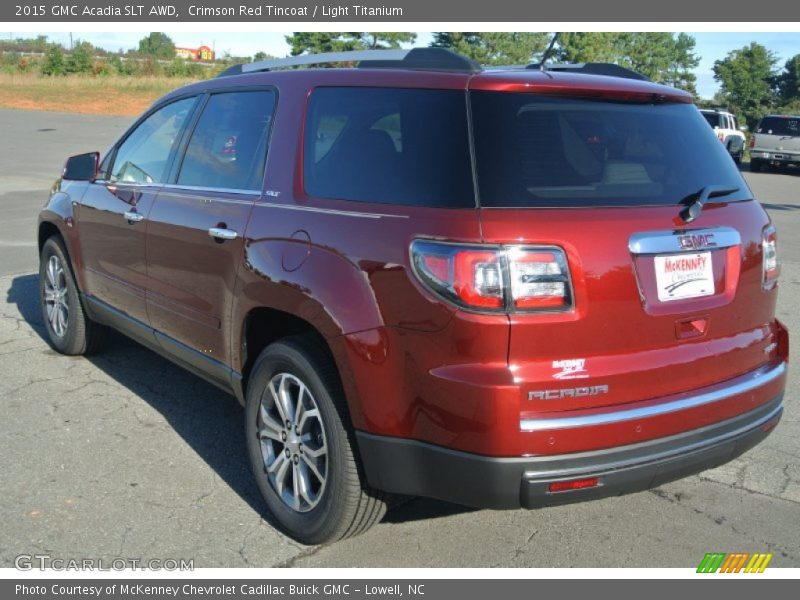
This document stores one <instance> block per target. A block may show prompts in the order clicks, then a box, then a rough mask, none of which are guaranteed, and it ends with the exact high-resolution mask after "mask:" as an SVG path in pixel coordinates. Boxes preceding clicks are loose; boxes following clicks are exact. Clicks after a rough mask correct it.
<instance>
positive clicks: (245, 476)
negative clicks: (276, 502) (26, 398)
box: [7, 274, 472, 525]
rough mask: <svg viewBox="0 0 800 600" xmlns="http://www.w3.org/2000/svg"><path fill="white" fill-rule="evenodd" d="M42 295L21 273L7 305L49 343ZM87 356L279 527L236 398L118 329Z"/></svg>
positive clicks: (405, 513)
mask: <svg viewBox="0 0 800 600" xmlns="http://www.w3.org/2000/svg"><path fill="white" fill-rule="evenodd" d="M37 294H38V275H37V274H29V275H20V276H17V277H15V278H14V279H13V280H12V282H11V287H10V288H9V289H8V293H7V303H8V304H14V305H16V307H17V310H18V311H19V313H20V315H21V316H22V318H23V319H24V320H25V321H26V322H27V323H28V325H30V327H31V328H32V329H33V330H34V331H35V332H36V333H37V334H38V335H39V337H41V338H42V340H44V341H45V342H46V341H47V333H46V330H45V327H44V323H43V321H42V315H41V312H40V309H39V303H38V301H37ZM86 360H88V361H90V362H91V363H92V364H93V365H94V366H95V367H97V368H98V369H100V370H101V371H103V372H104V373H105V374H106V375H108V376H109V377H111V378H112V379H113V380H114V381H116V382H117V383H119V384H120V385H122V386H124V387H125V388H127V389H128V390H130V391H131V392H132V393H133V394H135V395H136V396H138V397H140V398H141V399H142V400H144V401H145V402H147V403H148V404H149V405H150V406H151V407H153V408H154V409H155V410H157V411H158V412H159V413H160V414H161V415H162V416H163V417H164V419H166V421H167V422H168V423H169V425H170V426H171V427H172V428H173V429H174V430H175V432H176V433H177V434H178V435H179V436H181V438H182V439H183V440H184V441H185V442H186V443H187V444H188V445H189V446H190V447H191V448H192V449H193V450H194V451H195V452H196V453H197V455H198V456H199V457H200V458H201V459H203V461H204V462H205V463H206V464H207V465H208V466H209V467H211V468H212V469H213V470H214V471H215V472H216V473H217V474H218V475H219V477H220V478H221V479H222V480H223V481H224V482H225V483H226V484H227V485H228V486H229V487H230V488H231V489H232V490H233V491H234V492H236V493H237V494H238V495H239V496H240V497H241V498H242V500H244V501H245V502H247V503H248V504H249V505H250V507H252V509H253V510H254V511H256V512H257V513H258V514H259V515H261V517H263V518H264V520H265V521H267V522H268V523H270V524H273V525H274V521H273V520H272V517H271V515H270V514H269V513H268V512H267V510H266V507H265V504H264V502H263V499H262V498H261V495H260V492H259V490H258V487H257V486H256V484H255V481H254V480H253V475H252V473H251V471H250V465H249V463H248V459H247V448H246V447H245V441H244V436H243V429H244V428H243V426H242V418H243V415H242V408H241V406H240V405H239V403H238V402H236V400H234V398H233V397H232V396H229V395H228V394H226V393H225V392H223V391H221V390H218V389H217V388H216V387H214V386H213V385H211V384H209V383H206V382H205V381H203V380H202V379H200V378H199V377H196V376H194V375H192V374H191V373H189V372H187V371H185V370H184V369H182V368H180V367H178V366H177V365H174V364H172V363H171V362H170V361H168V360H166V359H164V358H162V357H161V356H159V355H158V354H156V353H155V352H152V351H151V350H148V349H147V348H145V347H144V346H142V345H140V344H138V343H136V342H134V341H133V340H131V339H129V338H127V337H125V336H123V335H122V334H119V333H116V332H113V333H112V335H111V336H110V339H109V343H108V346H107V347H106V349H105V350H104V351H103V352H102V353H100V354H96V355H93V356H88V357H86ZM470 510H472V509H469V508H466V507H461V506H457V505H454V504H449V503H446V502H439V501H435V500H428V499H422V498H415V499H409V500H407V501H406V502H403V503H400V504H399V505H398V506H396V507H395V508H394V509H393V510H392V511H390V512H389V513H388V514H387V516H386V517H385V519H384V520H385V521H387V522H391V523H401V522H406V521H417V520H422V519H432V518H437V517H444V516H449V515H453V514H458V513H462V512H467V511H470Z"/></svg>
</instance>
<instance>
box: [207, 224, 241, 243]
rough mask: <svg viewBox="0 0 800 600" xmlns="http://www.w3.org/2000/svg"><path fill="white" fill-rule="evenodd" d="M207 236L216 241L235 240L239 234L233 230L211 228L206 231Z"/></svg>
mask: <svg viewBox="0 0 800 600" xmlns="http://www.w3.org/2000/svg"><path fill="white" fill-rule="evenodd" d="M208 235H210V236H211V237H213V238H216V239H218V240H235V239H236V238H237V237H239V234H238V233H237V232H235V231H234V230H233V229H223V228H222V227H212V228H211V229H209V230H208Z"/></svg>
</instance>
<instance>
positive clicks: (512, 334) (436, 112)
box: [38, 49, 789, 543]
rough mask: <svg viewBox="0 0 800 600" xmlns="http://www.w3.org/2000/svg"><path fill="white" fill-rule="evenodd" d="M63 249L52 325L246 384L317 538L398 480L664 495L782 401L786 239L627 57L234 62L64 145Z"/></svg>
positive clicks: (59, 206)
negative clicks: (663, 489) (99, 143)
mask: <svg viewBox="0 0 800 600" xmlns="http://www.w3.org/2000/svg"><path fill="white" fill-rule="evenodd" d="M325 62H334V63H337V64H341V63H349V64H351V65H354V68H317V69H308V68H304V69H289V68H288V67H293V66H297V65H308V64H322V63H325ZM38 239H39V247H40V249H41V269H40V280H41V283H40V292H41V306H42V310H43V314H44V317H45V322H46V325H47V330H48V333H49V337H50V340H51V342H52V345H53V346H54V347H55V348H56V349H57V350H59V351H60V352H63V353H65V354H84V353H88V352H91V351H96V350H97V349H98V348H99V347H100V345H101V342H102V340H103V338H104V334H105V332H106V331H107V327H109V326H110V327H113V328H116V329H118V330H120V331H122V332H124V333H125V334H127V335H129V336H131V337H132V338H134V339H136V340H138V341H139V342H141V343H143V344H145V345H146V346H148V347H150V348H152V349H153V350H155V351H156V352H159V353H161V354H162V355H163V356H165V357H166V358H168V359H170V360H172V361H175V362H176V363H178V364H180V365H182V366H183V367H185V368H187V369H189V370H191V371H193V372H195V373H196V374H198V375H200V376H201V377H204V378H205V379H207V380H208V381H210V382H212V383H214V384H216V385H217V386H219V387H221V388H222V389H224V390H227V391H229V392H231V393H232V394H233V395H235V396H236V397H237V398H238V399H239V401H240V402H242V403H243V404H244V405H245V407H246V409H245V420H246V436H247V444H248V448H249V454H250V459H251V462H252V466H253V473H254V475H255V478H256V480H257V482H258V486H259V488H260V490H261V492H262V494H263V496H264V499H265V501H266V503H267V505H268V507H269V510H270V512H271V513H272V515H274V518H275V520H276V521H277V522H278V523H279V524H280V525H281V526H282V527H283V529H284V530H285V531H286V532H287V533H288V534H289V535H291V536H293V537H294V538H295V539H297V540H300V541H302V542H305V543H321V542H327V541H332V540H336V539H340V538H343V537H346V536H350V535H354V534H357V533H360V532H362V531H364V530H366V529H367V528H368V527H370V526H371V525H372V524H374V523H375V522H376V521H378V520H380V518H381V516H382V515H383V513H384V511H385V507H386V502H387V498H388V497H389V496H390V495H394V494H398V495H421V496H430V497H434V498H440V499H443V500H448V501H452V502H457V503H461V504H466V505H470V506H475V507H489V508H519V507H523V508H534V507H542V506H548V505H553V504H560V503H566V502H574V501H579V500H587V499H592V498H599V497H602V496H608V495H616V494H622V493H627V492H634V491H638V490H644V489H646V488H650V487H652V486H657V485H660V484H662V483H664V482H666V481H670V480H673V479H677V478H680V477H684V476H686V475H689V474H692V473H697V472H698V471H701V470H703V469H707V468H710V467H714V466H716V465H719V464H722V463H725V462H726V461H729V460H731V459H733V458H734V457H736V456H738V455H739V454H741V453H742V452H744V451H746V450H747V449H749V448H751V447H752V446H753V445H755V444H757V443H758V442H759V441H761V440H762V439H763V438H764V437H765V436H766V435H767V434H768V433H769V431H770V430H771V429H772V428H773V427H775V425H776V424H777V422H778V420H779V419H780V416H781V412H782V397H783V390H784V386H785V382H786V370H787V366H786V365H787V356H788V345H789V341H788V333H787V330H786V329H785V328H784V326H783V325H782V324H781V323H780V322H778V321H777V320H776V318H775V301H776V297H777V289H776V288H777V278H778V268H779V267H778V258H777V248H776V236H775V229H774V227H773V226H772V225H771V224H770V220H769V218H768V217H767V215H766V213H765V212H764V210H763V209H762V208H761V206H760V205H759V204H758V202H757V201H756V200H754V198H753V194H752V192H751V190H750V189H749V188H748V186H747V184H746V183H745V182H744V180H743V179H742V177H741V176H740V174H739V171H738V170H737V168H736V166H735V165H734V163H733V161H732V160H731V158H730V156H729V155H728V153H727V152H726V150H725V148H724V147H723V146H722V145H721V144H720V143H719V141H718V140H717V138H716V136H715V135H714V132H713V131H711V130H710V129H709V127H708V125H707V123H706V121H705V120H704V119H703V117H702V116H701V115H700V113H699V112H698V110H697V109H696V108H695V106H693V104H692V101H691V96H690V95H688V94H686V93H684V92H682V91H678V90H676V89H673V88H670V87H666V86H663V85H657V84H654V83H651V82H649V81H647V80H645V79H644V78H643V77H641V76H640V75H637V74H635V73H633V72H630V71H626V70H624V69H620V68H619V67H613V65H600V64H587V65H553V66H550V67H542V66H538V65H536V66H532V67H528V68H525V67H520V68H505V69H498V70H482V69H481V68H480V67H479V66H478V65H476V64H475V63H473V62H471V61H469V60H467V59H465V58H463V57H460V56H458V55H456V54H452V53H450V52H448V51H445V50H438V49H415V50H410V51H408V50H398V51H378V52H370V53H353V54H346V55H322V56H314V57H308V56H301V57H295V58H290V59H284V60H280V61H271V62H264V63H253V64H247V65H239V66H237V67H234V68H232V69H230V70H229V71H227V72H225V73H223V76H220V77H217V78H216V79H213V80H210V81H202V82H199V83H196V84H192V85H189V86H186V87H183V88H181V89H179V90H176V91H174V92H172V93H170V94H168V95H167V96H165V97H164V98H162V99H160V100H158V101H157V102H156V103H155V104H154V105H153V106H152V108H150V110H148V111H147V112H146V113H145V114H144V115H143V116H142V117H141V118H140V119H139V120H138V121H137V122H136V123H135V124H134V125H133V126H132V127H131V128H130V129H129V130H128V131H127V132H126V133H125V134H124V135H123V136H122V137H121V138H120V140H119V141H118V142H117V143H115V144H114V146H113V147H112V148H111V150H109V152H108V153H107V154H106V155H105V156H103V157H102V160H101V159H100V155H99V154H98V153H91V154H84V155H79V156H75V157H72V158H70V159H69V160H68V161H67V164H66V166H65V169H64V173H63V175H62V177H61V178H60V179H59V180H58V181H57V183H56V184H55V186H54V189H53V192H52V195H51V197H50V199H49V201H48V202H47V205H46V206H45V208H44V209H43V210H42V212H41V215H40V220H39V228H38ZM187 401H190V399H188V398H187Z"/></svg>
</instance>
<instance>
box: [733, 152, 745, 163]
mask: <svg viewBox="0 0 800 600" xmlns="http://www.w3.org/2000/svg"><path fill="white" fill-rule="evenodd" d="M742 154H744V150H739V153H738V154H734V156H733V162H735V163H736V164H737V165H740V164H742Z"/></svg>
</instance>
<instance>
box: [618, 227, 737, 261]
mask: <svg viewBox="0 0 800 600" xmlns="http://www.w3.org/2000/svg"><path fill="white" fill-rule="evenodd" d="M686 235H691V236H701V235H713V236H714V242H715V244H716V245H715V246H709V247H701V248H694V247H688V248H684V247H682V246H681V244H680V241H679V238H681V237H682V236H686ZM741 243H742V236H741V235H739V232H738V231H736V230H735V229H733V228H732V227H712V228H709V229H676V230H670V231H645V232H642V233H634V234H633V235H632V236H631V237H630V240H628V249H629V250H630V251H631V253H632V254H663V253H668V252H698V251H700V250H718V249H721V248H730V247H731V246H738V245H740V244H741Z"/></svg>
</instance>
